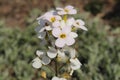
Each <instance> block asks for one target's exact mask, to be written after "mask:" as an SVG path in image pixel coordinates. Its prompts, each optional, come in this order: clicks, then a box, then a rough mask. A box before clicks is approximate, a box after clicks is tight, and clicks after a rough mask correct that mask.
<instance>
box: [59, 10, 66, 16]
mask: <svg viewBox="0 0 120 80" xmlns="http://www.w3.org/2000/svg"><path fill="white" fill-rule="evenodd" d="M58 14H59V15H64V14H67V13H66V12H65V11H58Z"/></svg>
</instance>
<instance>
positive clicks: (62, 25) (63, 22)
mask: <svg viewBox="0 0 120 80" xmlns="http://www.w3.org/2000/svg"><path fill="white" fill-rule="evenodd" d="M60 27H61V28H64V27H66V23H65V21H64V20H61V22H60Z"/></svg>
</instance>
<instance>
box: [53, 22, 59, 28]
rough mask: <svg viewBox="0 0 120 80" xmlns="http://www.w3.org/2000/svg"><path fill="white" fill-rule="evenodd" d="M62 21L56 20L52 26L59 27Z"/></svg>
mask: <svg viewBox="0 0 120 80" xmlns="http://www.w3.org/2000/svg"><path fill="white" fill-rule="evenodd" d="M60 25H61V24H60V22H59V21H55V22H54V23H53V24H52V26H53V27H55V28H59V27H60Z"/></svg>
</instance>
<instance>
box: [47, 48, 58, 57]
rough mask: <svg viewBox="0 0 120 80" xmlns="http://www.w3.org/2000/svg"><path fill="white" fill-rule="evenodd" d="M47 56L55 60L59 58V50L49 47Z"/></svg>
mask: <svg viewBox="0 0 120 80" xmlns="http://www.w3.org/2000/svg"><path fill="white" fill-rule="evenodd" d="M47 55H48V57H50V58H55V57H56V56H57V50H56V49H55V48H53V47H49V50H48V51H47Z"/></svg>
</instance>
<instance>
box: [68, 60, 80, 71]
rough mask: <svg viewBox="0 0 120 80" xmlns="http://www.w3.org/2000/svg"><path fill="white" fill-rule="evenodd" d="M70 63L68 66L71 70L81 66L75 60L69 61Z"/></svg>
mask: <svg viewBox="0 0 120 80" xmlns="http://www.w3.org/2000/svg"><path fill="white" fill-rule="evenodd" d="M70 62H71V63H70V66H71V68H72V69H73V70H76V69H79V68H80V67H81V65H82V64H81V63H80V62H79V60H78V59H77V58H75V59H70Z"/></svg>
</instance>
